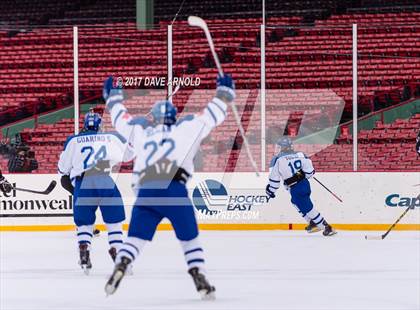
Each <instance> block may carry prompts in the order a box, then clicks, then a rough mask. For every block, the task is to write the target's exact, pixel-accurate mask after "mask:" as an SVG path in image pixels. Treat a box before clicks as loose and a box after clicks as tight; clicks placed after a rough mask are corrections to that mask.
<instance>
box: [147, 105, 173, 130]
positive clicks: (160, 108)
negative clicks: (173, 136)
mask: <svg viewBox="0 0 420 310" xmlns="http://www.w3.org/2000/svg"><path fill="white" fill-rule="evenodd" d="M150 113H151V114H152V117H153V123H154V124H155V125H158V124H164V125H168V126H171V125H173V124H175V123H176V114H177V109H176V107H175V106H174V105H173V103H172V102H170V101H169V100H162V101H157V102H156V103H155V104H154V106H153V107H152V110H151V111H150Z"/></svg>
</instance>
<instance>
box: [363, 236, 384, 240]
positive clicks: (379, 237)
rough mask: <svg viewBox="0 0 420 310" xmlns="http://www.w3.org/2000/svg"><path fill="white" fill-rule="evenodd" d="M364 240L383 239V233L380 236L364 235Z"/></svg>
mask: <svg viewBox="0 0 420 310" xmlns="http://www.w3.org/2000/svg"><path fill="white" fill-rule="evenodd" d="M365 239H366V240H382V239H383V235H380V236H365Z"/></svg>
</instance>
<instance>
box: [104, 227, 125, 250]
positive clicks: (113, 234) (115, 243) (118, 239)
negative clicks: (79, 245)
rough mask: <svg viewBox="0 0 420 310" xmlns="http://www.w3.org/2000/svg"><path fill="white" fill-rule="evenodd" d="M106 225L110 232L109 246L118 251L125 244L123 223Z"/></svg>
mask: <svg viewBox="0 0 420 310" xmlns="http://www.w3.org/2000/svg"><path fill="white" fill-rule="evenodd" d="M105 225H106V228H107V230H108V243H109V246H110V247H112V248H115V249H116V250H117V251H118V250H119V249H120V247H121V246H122V244H123V231H122V222H120V223H106V224H105Z"/></svg>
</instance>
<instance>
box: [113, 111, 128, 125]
mask: <svg viewBox="0 0 420 310" xmlns="http://www.w3.org/2000/svg"><path fill="white" fill-rule="evenodd" d="M125 112H127V111H126V110H124V109H121V110H120V112H118V114H117V116H115V120H114V124H113V125H114V126H115V124H116V123H117V120H118V118H119V117H120V116H121V115H122V114H123V113H125Z"/></svg>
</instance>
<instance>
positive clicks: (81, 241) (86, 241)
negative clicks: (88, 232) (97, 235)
mask: <svg viewBox="0 0 420 310" xmlns="http://www.w3.org/2000/svg"><path fill="white" fill-rule="evenodd" d="M83 243H89V244H91V242H90V241H89V240H80V241H79V244H83Z"/></svg>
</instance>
